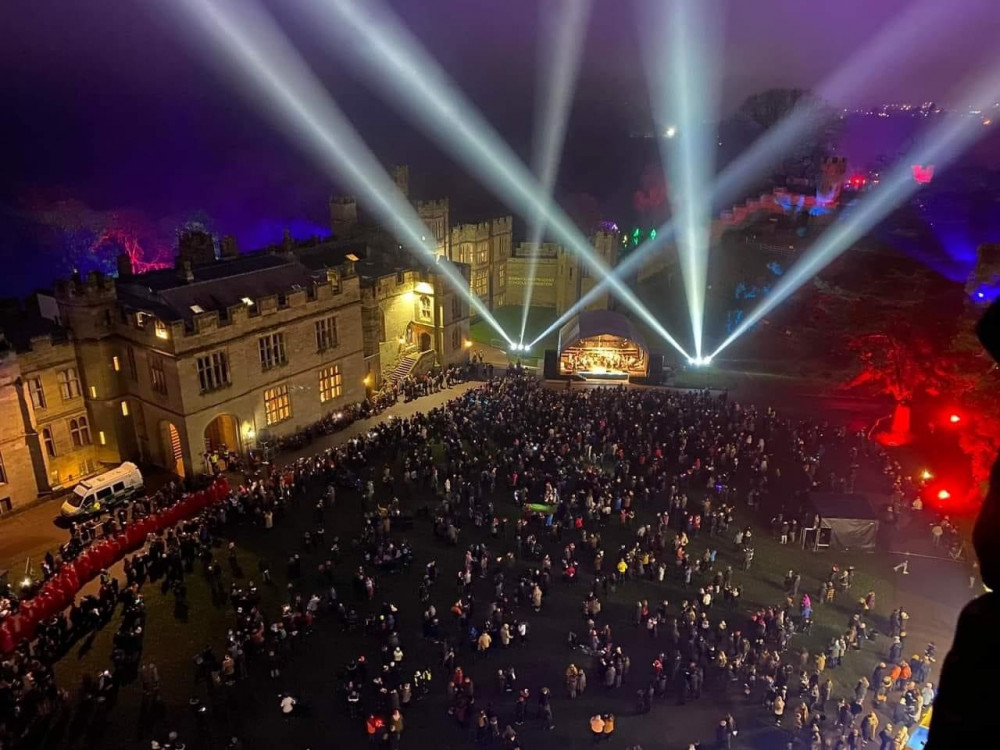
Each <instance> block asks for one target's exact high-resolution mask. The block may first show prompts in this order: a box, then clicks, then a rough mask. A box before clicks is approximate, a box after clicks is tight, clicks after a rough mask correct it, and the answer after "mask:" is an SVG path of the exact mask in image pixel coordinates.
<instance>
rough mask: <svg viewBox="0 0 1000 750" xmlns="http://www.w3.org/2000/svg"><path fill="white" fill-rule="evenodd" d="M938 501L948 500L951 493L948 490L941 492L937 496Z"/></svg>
mask: <svg viewBox="0 0 1000 750" xmlns="http://www.w3.org/2000/svg"><path fill="white" fill-rule="evenodd" d="M937 496H938V500H948V499H949V498H950V497H951V493H950V492H948V490H941V491H940V492H938V494H937Z"/></svg>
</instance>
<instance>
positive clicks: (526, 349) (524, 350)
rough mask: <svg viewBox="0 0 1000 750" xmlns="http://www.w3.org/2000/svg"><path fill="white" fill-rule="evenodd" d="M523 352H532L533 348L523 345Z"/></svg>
mask: <svg viewBox="0 0 1000 750" xmlns="http://www.w3.org/2000/svg"><path fill="white" fill-rule="evenodd" d="M521 351H522V352H528V351H531V347H529V346H528V345H527V344H521Z"/></svg>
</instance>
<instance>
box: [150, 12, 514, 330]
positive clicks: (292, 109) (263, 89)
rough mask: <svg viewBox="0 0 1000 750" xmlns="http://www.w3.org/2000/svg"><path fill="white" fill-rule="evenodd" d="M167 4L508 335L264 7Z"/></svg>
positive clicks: (342, 179)
mask: <svg viewBox="0 0 1000 750" xmlns="http://www.w3.org/2000/svg"><path fill="white" fill-rule="evenodd" d="M168 5H170V4H168ZM170 7H179V8H182V9H184V11H185V12H186V15H185V16H184V21H185V22H188V21H190V20H191V19H194V20H195V21H196V24H197V26H199V27H200V28H201V30H202V31H203V32H204V34H205V36H206V37H207V38H208V41H209V44H208V45H202V48H204V49H210V50H213V51H215V50H222V51H223V52H224V53H225V54H226V55H227V56H228V60H229V62H230V64H231V65H232V67H233V68H234V69H235V70H236V72H237V73H238V74H239V75H240V77H241V79H242V83H243V84H244V86H245V87H246V88H247V89H248V92H249V94H250V97H251V98H252V100H253V101H254V102H258V101H260V102H262V103H263V104H264V105H265V106H266V107H267V108H268V109H269V110H270V111H271V114H272V115H273V116H274V118H275V119H276V121H277V122H278V124H279V125H281V126H282V127H283V128H284V129H285V130H286V131H287V132H288V133H289V134H290V135H291V136H292V137H293V138H294V139H295V140H296V142H297V143H298V144H299V145H301V146H302V147H303V149H304V150H306V151H308V152H310V153H311V154H313V155H314V156H316V157H318V160H319V163H320V165H321V166H322V167H324V168H325V169H326V170H327V171H328V172H329V173H330V174H332V175H334V176H336V178H337V179H338V181H340V182H341V184H343V185H344V186H345V187H348V188H349V189H350V190H352V191H353V192H355V193H356V194H357V195H358V197H359V198H361V199H362V200H364V201H365V205H366V206H367V207H369V208H370V209H371V211H372V212H373V213H374V214H375V215H376V216H377V217H378V218H379V219H380V220H381V221H382V222H383V225H384V226H385V227H386V229H388V230H389V231H390V232H392V233H393V234H394V235H395V236H396V238H397V240H398V241H399V243H400V244H401V245H404V246H405V247H406V248H407V249H408V250H409V251H410V252H412V253H413V254H414V255H415V256H417V258H419V259H420V260H421V261H423V262H428V263H430V262H435V261H437V265H438V268H440V269H441V270H440V273H441V274H442V275H443V276H444V277H445V278H446V279H447V280H448V282H449V283H450V284H451V285H452V287H454V288H455V290H456V291H457V292H458V293H459V294H461V295H462V296H463V297H464V298H465V299H466V300H467V301H468V303H469V305H470V306H471V307H472V308H473V309H474V310H475V311H476V312H477V313H478V314H479V315H480V316H481V317H482V318H483V319H484V320H485V321H487V322H488V323H489V324H490V325H491V326H492V327H493V328H494V329H495V330H496V331H497V332H498V333H499V334H500V335H501V336H502V337H503V338H504V339H505V340H506V341H508V342H509V341H510V340H511V339H510V337H509V336H508V335H507V333H506V332H505V331H504V330H503V328H502V327H501V326H500V324H499V323H498V322H497V321H496V319H495V318H494V317H493V315H492V314H491V313H490V311H489V310H488V309H487V308H486V306H485V305H483V303H482V301H481V300H480V299H479V297H478V296H476V295H475V294H472V292H471V290H470V289H469V282H468V281H467V280H466V279H465V278H464V277H463V276H462V274H461V273H460V272H459V270H458V269H457V268H456V267H455V266H454V265H453V264H451V263H450V262H441V261H438V260H437V259H436V257H435V254H434V251H433V249H432V248H430V247H428V244H427V237H428V236H429V235H430V232H428V231H427V228H426V226H425V225H424V223H423V221H422V220H421V218H420V216H419V215H418V214H417V212H416V210H415V209H414V208H413V206H411V205H410V203H409V202H408V201H407V200H406V198H405V196H403V194H402V193H401V192H400V191H399V189H398V188H397V187H396V185H395V183H394V182H393V180H392V178H391V177H390V176H389V175H388V173H386V171H385V169H384V168H383V167H382V165H381V164H380V163H379V161H378V159H377V158H376V157H375V155H374V154H373V153H372V152H371V150H370V149H369V148H368V145H367V144H366V143H365V142H364V140H363V139H362V138H361V136H360V135H359V134H358V132H357V130H355V129H354V127H353V125H351V123H350V121H349V120H348V119H347V116H346V115H345V114H344V113H343V112H342V111H341V109H340V108H339V107H338V106H337V104H336V102H334V101H333V99H332V98H331V97H330V96H329V94H327V92H326V90H325V89H324V88H323V85H322V84H321V83H320V82H319V80H317V78H316V77H315V75H313V73H312V72H311V71H310V70H309V68H308V66H307V65H306V63H305V61H304V60H303V59H302V57H301V55H299V53H298V52H297V51H296V50H295V48H294V47H293V46H292V44H291V43H290V42H289V41H288V39H287V38H286V37H285V35H284V34H283V33H282V31H281V29H280V28H278V26H277V24H276V23H275V22H274V19H273V18H272V17H271V16H270V14H269V13H268V12H267V10H266V9H264V8H263V7H262V6H260V4H259V3H254V2H251V1H250V0H242V1H241V2H239V3H236V2H235V0H181V2H179V3H176V4H172V5H170ZM188 25H189V24H188V23H185V28H187V26H188ZM244 301H245V302H247V301H249V302H252V300H249V298H244Z"/></svg>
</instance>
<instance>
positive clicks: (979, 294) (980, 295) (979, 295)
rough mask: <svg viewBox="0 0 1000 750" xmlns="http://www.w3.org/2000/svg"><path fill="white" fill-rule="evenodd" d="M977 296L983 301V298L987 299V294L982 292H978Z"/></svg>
mask: <svg viewBox="0 0 1000 750" xmlns="http://www.w3.org/2000/svg"><path fill="white" fill-rule="evenodd" d="M976 296H977V297H979V299H982V298H983V297H985V296H986V295H985V294H983V293H982V292H976Z"/></svg>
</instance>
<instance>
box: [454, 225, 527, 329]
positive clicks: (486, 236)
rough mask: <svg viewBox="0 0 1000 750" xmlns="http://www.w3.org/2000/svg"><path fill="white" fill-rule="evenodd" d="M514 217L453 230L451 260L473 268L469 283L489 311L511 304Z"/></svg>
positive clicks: (463, 226) (459, 226)
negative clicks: (509, 279) (509, 276)
mask: <svg viewBox="0 0 1000 750" xmlns="http://www.w3.org/2000/svg"><path fill="white" fill-rule="evenodd" d="M513 223H514V222H513V219H512V217H510V216H504V217H502V218H499V219H491V220H490V221H482V222H479V223H478V224H459V225H458V226H455V227H452V229H451V256H450V257H451V259H452V260H453V261H455V262H457V263H465V264H467V265H468V266H469V268H470V277H469V282H470V286H471V289H472V293H473V294H475V295H476V296H477V297H478V298H479V299H480V300H481V301H482V303H483V304H484V305H485V306H486V308H487V309H488V310H493V309H495V308H497V307H504V306H505V305H509V304H511V302H510V301H508V299H507V261H508V259H509V258H510V257H511V250H512V246H513Z"/></svg>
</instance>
